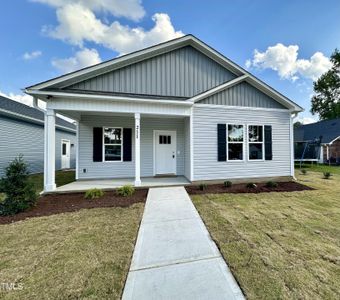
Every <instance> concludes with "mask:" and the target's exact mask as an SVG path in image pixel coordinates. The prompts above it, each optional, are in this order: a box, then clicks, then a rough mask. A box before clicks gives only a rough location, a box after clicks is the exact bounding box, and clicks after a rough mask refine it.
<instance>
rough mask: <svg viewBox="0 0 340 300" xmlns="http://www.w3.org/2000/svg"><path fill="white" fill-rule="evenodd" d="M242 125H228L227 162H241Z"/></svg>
mask: <svg viewBox="0 0 340 300" xmlns="http://www.w3.org/2000/svg"><path fill="white" fill-rule="evenodd" d="M243 142H244V128H243V125H228V136H227V145H228V148H227V151H228V153H227V154H228V160H243Z"/></svg>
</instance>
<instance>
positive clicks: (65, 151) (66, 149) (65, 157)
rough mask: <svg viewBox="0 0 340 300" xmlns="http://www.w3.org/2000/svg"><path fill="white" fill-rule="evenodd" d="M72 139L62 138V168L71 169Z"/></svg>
mask: <svg viewBox="0 0 340 300" xmlns="http://www.w3.org/2000/svg"><path fill="white" fill-rule="evenodd" d="M70 146H71V145H70V141H69V140H62V141H61V168H62V169H69V168H70V148H71V147H70Z"/></svg>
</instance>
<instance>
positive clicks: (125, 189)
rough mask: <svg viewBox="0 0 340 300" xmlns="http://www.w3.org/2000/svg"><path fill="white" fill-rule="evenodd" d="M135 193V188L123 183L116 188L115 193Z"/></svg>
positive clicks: (120, 194) (129, 194)
mask: <svg viewBox="0 0 340 300" xmlns="http://www.w3.org/2000/svg"><path fill="white" fill-rule="evenodd" d="M134 193H135V188H134V187H133V186H132V185H124V186H122V187H120V188H118V189H117V195H119V196H123V197H130V196H132V195H133V194H134Z"/></svg>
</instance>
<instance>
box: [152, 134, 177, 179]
mask: <svg viewBox="0 0 340 300" xmlns="http://www.w3.org/2000/svg"><path fill="white" fill-rule="evenodd" d="M154 145H155V148H154V150H155V156H154V157H155V159H154V166H155V167H154V169H155V172H154V173H155V175H164V174H172V175H175V174H176V131H168V130H167V131H165V130H155V131H154Z"/></svg>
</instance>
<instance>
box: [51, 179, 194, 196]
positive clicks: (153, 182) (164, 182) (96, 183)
mask: <svg viewBox="0 0 340 300" xmlns="http://www.w3.org/2000/svg"><path fill="white" fill-rule="evenodd" d="M141 181H142V185H141V187H162V186H176V185H187V184H190V181H189V180H187V179H186V178H185V177H184V176H173V177H142V178H141ZM127 184H129V185H134V178H120V179H119V178H117V179H95V180H94V179H91V180H78V181H74V182H71V183H68V184H65V185H63V186H60V187H57V189H56V190H55V191H53V193H72V192H83V191H87V190H89V189H93V188H97V189H102V190H112V189H115V188H118V187H121V186H123V185H127Z"/></svg>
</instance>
